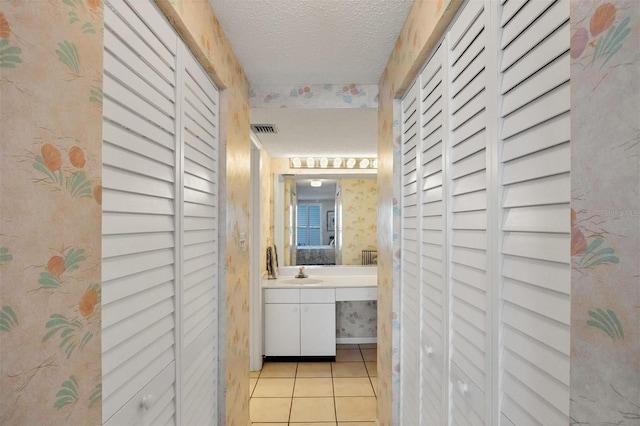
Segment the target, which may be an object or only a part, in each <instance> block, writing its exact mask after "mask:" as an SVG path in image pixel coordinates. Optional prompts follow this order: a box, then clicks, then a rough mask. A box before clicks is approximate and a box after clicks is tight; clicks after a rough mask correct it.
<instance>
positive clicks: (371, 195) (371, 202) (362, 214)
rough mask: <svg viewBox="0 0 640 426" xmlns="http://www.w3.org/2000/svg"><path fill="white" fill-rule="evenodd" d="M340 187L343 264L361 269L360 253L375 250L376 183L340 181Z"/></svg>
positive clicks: (361, 180)
mask: <svg viewBox="0 0 640 426" xmlns="http://www.w3.org/2000/svg"><path fill="white" fill-rule="evenodd" d="M340 185H341V187H342V264H343V265H361V264H362V250H377V247H378V224H377V221H378V198H377V194H378V191H377V184H376V179H340Z"/></svg>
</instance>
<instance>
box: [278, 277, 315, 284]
mask: <svg viewBox="0 0 640 426" xmlns="http://www.w3.org/2000/svg"><path fill="white" fill-rule="evenodd" d="M321 282H322V280H317V279H315V278H293V279H290V280H283V281H282V283H284V284H305V285H306V284H319V283H321Z"/></svg>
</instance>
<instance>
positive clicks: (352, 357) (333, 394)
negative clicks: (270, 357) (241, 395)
mask: <svg viewBox="0 0 640 426" xmlns="http://www.w3.org/2000/svg"><path fill="white" fill-rule="evenodd" d="M376 351H377V349H376V345H375V344H361V345H344V344H339V345H338V346H337V351H336V361H335V362H322V361H319V362H305V361H300V362H273V361H269V362H265V364H264V366H263V368H262V370H261V371H256V372H251V378H250V390H249V391H250V393H251V402H250V411H251V421H252V422H253V423H252V424H253V425H254V426H256V425H266V424H270V425H282V426H285V425H290V426H293V425H306V426H311V425H323V426H332V425H333V426H335V425H336V422H337V425H338V426H366V425H370V426H373V425H375V424H376V422H375V419H376V395H375V389H376V387H377V372H376Z"/></svg>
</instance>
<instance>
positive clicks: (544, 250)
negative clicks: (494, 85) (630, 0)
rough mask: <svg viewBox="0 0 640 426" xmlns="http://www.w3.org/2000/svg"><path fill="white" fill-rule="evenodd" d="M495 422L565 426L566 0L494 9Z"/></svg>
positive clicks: (533, 1) (567, 271)
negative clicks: (498, 251)
mask: <svg viewBox="0 0 640 426" xmlns="http://www.w3.org/2000/svg"><path fill="white" fill-rule="evenodd" d="M499 19H500V27H501V29H500V39H499V46H500V49H501V61H500V71H501V80H502V82H501V87H500V89H499V90H500V96H501V97H502V106H501V110H500V117H501V118H502V128H501V131H500V145H501V151H502V155H501V158H500V161H501V163H502V177H501V184H502V191H503V197H502V209H503V223H502V232H501V238H502V253H503V263H502V270H501V273H502V280H503V284H502V285H503V288H502V302H501V305H502V339H501V346H502V347H503V353H502V362H501V377H502V381H501V384H500V386H501V397H502V398H501V399H502V406H501V416H502V420H503V423H504V424H543V425H551V424H568V423H569V349H570V348H569V342H570V339H569V333H570V326H569V320H570V318H569V317H570V258H569V256H570V255H569V253H570V240H571V237H570V223H569V217H570V210H569V201H570V178H569V171H570V164H571V163H570V148H569V139H570V134H569V133H570V122H569V108H570V95H569V73H570V70H569V37H570V35H569V0H558V1H553V0H550V1H543V0H530V1H528V2H527V1H513V0H509V1H508V2H505V3H504V5H503V6H501V7H500V13H499Z"/></svg>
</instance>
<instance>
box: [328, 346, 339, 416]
mask: <svg viewBox="0 0 640 426" xmlns="http://www.w3.org/2000/svg"><path fill="white" fill-rule="evenodd" d="M336 351H337V349H336ZM329 368H330V369H331V395H333V415H334V417H335V419H336V423H335V424H336V426H337V424H338V405H337V404H336V384H335V382H334V380H333V379H334V377H333V363H330V364H329Z"/></svg>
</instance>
